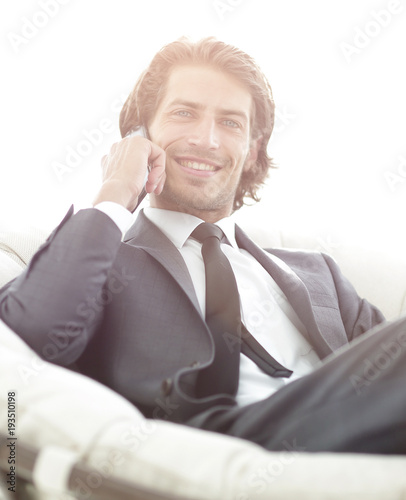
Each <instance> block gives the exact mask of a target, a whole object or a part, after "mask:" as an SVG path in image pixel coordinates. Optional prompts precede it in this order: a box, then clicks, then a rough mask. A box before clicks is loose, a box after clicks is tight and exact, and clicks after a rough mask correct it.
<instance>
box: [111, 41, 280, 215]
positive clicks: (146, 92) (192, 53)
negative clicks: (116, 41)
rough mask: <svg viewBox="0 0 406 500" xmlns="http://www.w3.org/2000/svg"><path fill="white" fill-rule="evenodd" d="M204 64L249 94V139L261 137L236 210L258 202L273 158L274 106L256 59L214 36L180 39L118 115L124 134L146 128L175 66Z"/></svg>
mask: <svg viewBox="0 0 406 500" xmlns="http://www.w3.org/2000/svg"><path fill="white" fill-rule="evenodd" d="M185 64H201V65H207V66H211V67H213V68H215V69H218V70H221V71H223V72H225V73H228V74H230V75H232V76H234V77H235V78H236V79H237V80H239V81H240V82H241V83H243V84H244V85H245V86H246V87H247V88H248V90H249V91H250V93H251V96H252V98H253V102H254V109H253V113H252V116H251V139H252V140H253V139H257V138H259V137H262V141H261V145H260V148H259V151H258V157H257V161H256V163H255V165H254V166H253V168H251V169H250V170H249V171H248V172H243V173H242V176H241V181H240V184H239V186H238V188H237V192H236V196H235V199H234V207H233V209H234V210H238V209H239V208H240V207H241V206H242V205H243V204H244V203H245V202H244V199H245V198H251V199H253V200H254V201H259V196H258V190H259V188H260V187H261V186H262V185H263V184H264V182H265V179H266V177H267V175H268V171H269V169H270V168H273V167H274V165H273V161H272V158H270V157H269V156H268V153H267V147H268V142H269V139H270V137H271V134H272V129H273V126H274V120H275V103H274V100H273V96H272V89H271V86H270V84H269V82H268V80H267V78H266V77H265V75H264V74H263V73H262V71H261V69H260V68H259V66H258V65H257V63H256V62H255V61H254V59H253V58H252V57H251V56H249V55H248V54H246V53H245V52H243V51H242V50H240V49H238V48H236V47H234V46H232V45H228V44H226V43H224V42H221V41H219V40H217V39H216V38H214V37H209V38H204V39H202V40H200V41H198V42H192V41H191V40H189V39H188V38H186V37H182V38H180V39H178V40H176V41H174V42H172V43H169V44H168V45H165V46H164V47H163V48H162V49H161V50H160V51H159V52H158V53H157V54H156V55H155V56H154V58H153V59H152V61H151V63H150V65H149V67H148V68H147V69H146V70H145V71H144V72H143V73H142V74H141V75H140V77H139V79H138V81H137V83H136V84H135V86H134V89H133V90H132V91H131V93H130V95H129V96H128V98H127V100H126V102H125V103H124V106H123V108H122V110H121V113H120V132H121V136H122V137H125V136H126V135H127V134H128V133H129V132H131V131H134V130H137V129H139V128H140V127H144V128H145V129H146V130H148V125H149V123H150V122H151V120H152V119H153V117H154V114H155V111H156V109H157V108H158V106H159V104H160V102H161V100H162V98H163V96H164V95H165V91H166V85H167V82H168V78H169V75H170V73H171V70H172V68H173V67H175V66H179V65H185Z"/></svg>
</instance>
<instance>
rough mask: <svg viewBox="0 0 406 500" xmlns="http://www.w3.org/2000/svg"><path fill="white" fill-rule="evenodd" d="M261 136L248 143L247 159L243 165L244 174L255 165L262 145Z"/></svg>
mask: <svg viewBox="0 0 406 500" xmlns="http://www.w3.org/2000/svg"><path fill="white" fill-rule="evenodd" d="M262 139H263V137H262V135H261V136H259V137H258V139H251V141H250V149H249V151H248V155H247V159H246V160H245V164H244V172H248V171H249V170H251V168H252V167H253V166H254V165H255V163H256V161H257V159H258V152H259V150H260V148H261V144H262Z"/></svg>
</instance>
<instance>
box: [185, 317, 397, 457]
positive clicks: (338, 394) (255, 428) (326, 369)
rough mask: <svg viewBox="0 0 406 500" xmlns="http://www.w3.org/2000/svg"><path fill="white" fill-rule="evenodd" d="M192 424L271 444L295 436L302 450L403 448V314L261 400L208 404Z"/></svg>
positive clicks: (275, 447) (280, 446)
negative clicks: (234, 404)
mask: <svg viewBox="0 0 406 500" xmlns="http://www.w3.org/2000/svg"><path fill="white" fill-rule="evenodd" d="M189 424H190V425H193V426H197V427H200V428H204V429H207V430H212V431H216V432H222V433H225V434H228V435H232V436H237V437H240V438H243V439H248V440H250V441H253V442H255V443H258V444H260V445H262V446H264V447H265V448H267V449H269V450H281V449H286V448H287V447H289V446H291V445H292V443H294V444H295V446H297V447H298V448H299V449H302V450H305V451H342V452H344V451H346V452H364V453H402V454H405V453H406V318H403V319H399V320H397V321H395V322H393V323H386V324H384V325H382V326H379V327H377V328H375V329H374V330H372V331H371V332H369V333H367V334H366V335H365V336H364V337H363V338H362V339H359V340H356V341H354V342H353V343H352V344H351V346H350V347H346V348H344V349H342V350H340V351H339V352H338V353H335V354H334V355H332V356H331V357H330V358H329V359H328V360H326V361H324V362H323V363H322V364H321V366H320V367H319V368H318V369H316V370H315V371H314V372H313V373H311V374H309V375H307V376H305V377H303V378H301V379H299V380H296V381H294V382H291V383H290V384H288V385H287V386H286V387H284V388H282V389H280V390H279V391H277V392H276V393H275V394H273V395H272V396H270V397H269V398H267V399H265V400H263V401H259V402H257V403H253V404H251V405H248V406H245V407H232V408H217V409H212V410H210V411H208V412H207V413H206V415H204V414H203V415H199V416H197V417H195V418H193V419H192V420H191V421H190V422H189ZM287 443H288V445H287ZM289 443H290V444H289Z"/></svg>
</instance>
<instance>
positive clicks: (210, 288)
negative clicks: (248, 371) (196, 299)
mask: <svg viewBox="0 0 406 500" xmlns="http://www.w3.org/2000/svg"><path fill="white" fill-rule="evenodd" d="M191 236H192V237H193V238H196V239H197V240H198V241H200V242H201V243H202V256H203V261H204V266H205V274H206V323H207V326H208V327H209V329H210V331H211V333H212V336H213V340H214V349H215V355H214V361H213V363H212V364H211V365H210V366H209V367H208V368H206V369H204V370H202V371H201V372H200V375H199V381H198V387H199V394H198V395H199V396H200V397H203V396H209V395H211V394H215V393H219V392H221V393H226V394H231V395H234V394H235V393H236V391H237V387H238V375H239V363H240V345H241V340H240V339H241V314H240V297H239V294H238V289H237V283H236V281H235V277H234V273H233V270H232V269H231V265H230V263H229V261H228V259H227V257H226V256H225V255H224V253H223V252H222V250H221V248H220V241H221V239H222V238H223V236H224V234H223V231H222V230H221V229H220V228H219V227H217V226H216V225H214V224H209V223H207V222H205V223H203V224H200V226H198V227H197V228H196V229H195V230H194V231H193V233H192V235H191Z"/></svg>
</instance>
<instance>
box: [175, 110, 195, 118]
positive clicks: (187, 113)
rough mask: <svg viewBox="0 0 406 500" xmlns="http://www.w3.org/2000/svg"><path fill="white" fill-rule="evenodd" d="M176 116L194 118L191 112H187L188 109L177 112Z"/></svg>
mask: <svg viewBox="0 0 406 500" xmlns="http://www.w3.org/2000/svg"><path fill="white" fill-rule="evenodd" d="M175 115H178V116H183V117H189V116H192V113H190V111H186V109H180V110H179V111H175Z"/></svg>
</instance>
